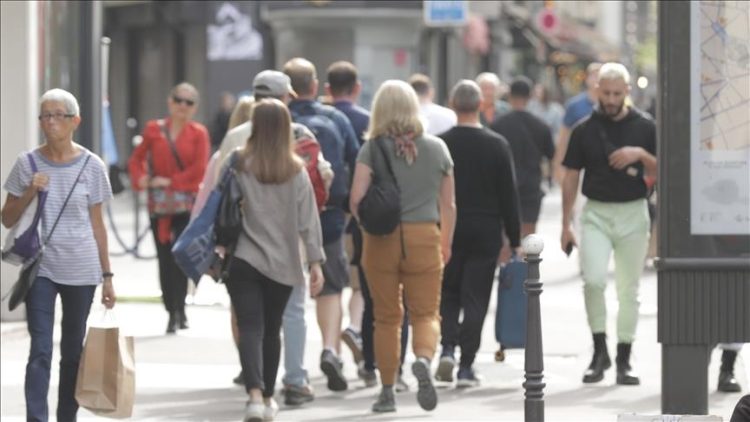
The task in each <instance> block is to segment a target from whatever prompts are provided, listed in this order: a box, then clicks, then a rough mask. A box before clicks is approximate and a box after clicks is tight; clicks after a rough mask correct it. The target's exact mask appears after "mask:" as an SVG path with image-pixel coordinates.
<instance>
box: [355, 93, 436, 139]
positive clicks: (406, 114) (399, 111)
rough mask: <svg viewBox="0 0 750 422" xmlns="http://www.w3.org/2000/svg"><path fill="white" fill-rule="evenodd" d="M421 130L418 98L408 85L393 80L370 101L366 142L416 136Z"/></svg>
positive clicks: (420, 133)
mask: <svg viewBox="0 0 750 422" xmlns="http://www.w3.org/2000/svg"><path fill="white" fill-rule="evenodd" d="M423 131H424V128H423V127H422V122H421V120H420V119H419V99H418V98H417V93H416V92H415V91H414V89H413V88H412V87H411V85H409V84H408V83H406V82H404V81H399V80H396V79H391V80H387V81H385V82H383V84H382V85H380V88H378V91H377V92H376V93H375V98H374V99H373V101H372V112H371V115H370V125H369V126H368V128H367V132H366V133H365V139H368V140H369V139H375V138H377V137H378V136H384V135H386V136H388V135H390V136H394V135H404V134H407V133H410V132H411V133H412V134H413V135H414V136H415V137H419V136H420V135H422V132H423Z"/></svg>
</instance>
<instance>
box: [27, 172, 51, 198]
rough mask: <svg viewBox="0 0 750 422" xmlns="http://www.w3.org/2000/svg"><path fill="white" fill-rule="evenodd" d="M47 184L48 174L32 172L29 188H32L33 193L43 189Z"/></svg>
mask: <svg viewBox="0 0 750 422" xmlns="http://www.w3.org/2000/svg"><path fill="white" fill-rule="evenodd" d="M48 184H49V176H47V175H46V174H44V173H34V176H32V178H31V186H30V187H29V189H33V190H34V193H37V192H40V191H43V190H44V189H45V188H46V187H47V185H48Z"/></svg>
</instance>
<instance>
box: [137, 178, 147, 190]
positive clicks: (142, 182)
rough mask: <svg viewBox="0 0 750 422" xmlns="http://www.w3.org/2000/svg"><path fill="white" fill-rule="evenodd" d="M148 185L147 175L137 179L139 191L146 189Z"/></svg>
mask: <svg viewBox="0 0 750 422" xmlns="http://www.w3.org/2000/svg"><path fill="white" fill-rule="evenodd" d="M148 183H149V177H148V175H147V174H144V175H143V176H141V178H140V179H138V187H139V188H141V189H146V188H147V187H148Z"/></svg>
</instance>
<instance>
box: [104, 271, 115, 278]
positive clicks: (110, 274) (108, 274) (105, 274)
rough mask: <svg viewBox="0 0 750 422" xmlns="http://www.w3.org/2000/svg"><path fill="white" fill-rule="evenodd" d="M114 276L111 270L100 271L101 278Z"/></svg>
mask: <svg viewBox="0 0 750 422" xmlns="http://www.w3.org/2000/svg"><path fill="white" fill-rule="evenodd" d="M114 276H115V273H112V272H109V271H105V272H103V273H102V278H112V277H114Z"/></svg>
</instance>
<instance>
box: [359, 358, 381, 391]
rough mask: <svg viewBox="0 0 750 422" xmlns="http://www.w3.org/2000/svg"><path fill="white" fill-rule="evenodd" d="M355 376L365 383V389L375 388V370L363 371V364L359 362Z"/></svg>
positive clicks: (376, 375)
mask: <svg viewBox="0 0 750 422" xmlns="http://www.w3.org/2000/svg"><path fill="white" fill-rule="evenodd" d="M357 376H358V377H359V379H361V380H362V381H364V382H365V387H366V388H370V387H375V386H376V385H377V384H378V374H376V373H375V370H372V371H368V370H367V369H365V363H364V362H360V363H359V368H358V369H357Z"/></svg>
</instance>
